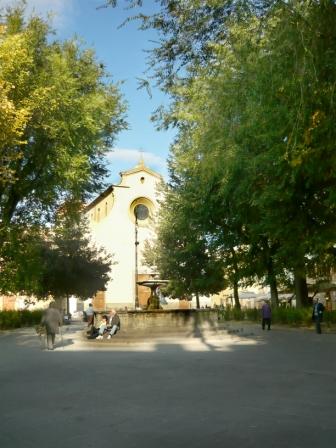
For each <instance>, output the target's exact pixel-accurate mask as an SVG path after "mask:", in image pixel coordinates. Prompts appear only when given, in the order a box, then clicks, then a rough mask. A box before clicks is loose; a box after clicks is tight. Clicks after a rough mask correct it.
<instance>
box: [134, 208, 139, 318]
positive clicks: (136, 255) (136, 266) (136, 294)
mask: <svg viewBox="0 0 336 448" xmlns="http://www.w3.org/2000/svg"><path fill="white" fill-rule="evenodd" d="M137 207H138V206H136V207H135V208H134V216H135V304H134V306H135V309H138V308H139V295H138V284H137V281H138V246H139V241H138V211H137Z"/></svg>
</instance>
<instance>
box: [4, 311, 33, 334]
mask: <svg viewBox="0 0 336 448" xmlns="http://www.w3.org/2000/svg"><path fill="white" fill-rule="evenodd" d="M41 318H42V311H41V310H36V311H28V310H23V311H0V329H1V330H9V329H12V328H20V327H31V326H33V325H37V324H39V323H40V322H41Z"/></svg>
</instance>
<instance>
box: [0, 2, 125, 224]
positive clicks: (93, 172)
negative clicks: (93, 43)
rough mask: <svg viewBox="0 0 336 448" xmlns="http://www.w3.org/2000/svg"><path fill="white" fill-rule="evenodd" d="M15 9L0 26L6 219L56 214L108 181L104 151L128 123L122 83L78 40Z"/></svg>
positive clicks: (0, 152) (0, 192)
mask: <svg viewBox="0 0 336 448" xmlns="http://www.w3.org/2000/svg"><path fill="white" fill-rule="evenodd" d="M23 17H24V12H23V9H22V8H17V9H9V10H8V11H7V15H6V18H5V21H4V23H3V24H2V27H1V34H0V96H1V99H2V106H1V116H0V124H5V126H3V127H1V135H0V159H1V162H2V164H1V173H2V180H1V182H0V220H1V226H2V228H4V227H6V226H8V225H9V224H11V223H13V222H19V221H20V222H27V221H30V222H31V221H35V222H42V221H43V220H47V221H50V220H52V219H53V217H54V214H55V211H56V210H57V209H58V207H59V206H60V204H61V203H62V202H63V201H64V200H65V199H69V198H73V199H76V200H78V199H80V200H84V199H85V198H86V197H87V195H88V194H90V193H92V192H94V191H97V189H98V188H100V187H101V186H102V181H103V176H104V174H105V173H106V171H105V167H104V154H105V152H106V150H107V149H108V147H109V145H110V144H111V142H112V141H113V138H114V137H115V135H116V133H117V132H118V131H119V130H120V129H122V128H123V127H124V126H125V124H124V121H123V112H124V106H123V105H122V103H121V100H120V94H119V92H118V90H117V88H116V87H115V86H114V85H113V84H111V83H107V82H106V77H107V73H106V72H105V69H104V66H103V65H102V64H100V63H98V62H97V61H96V59H95V55H94V52H93V51H92V50H89V49H82V48H81V46H80V44H79V42H78V41H76V40H69V41H65V42H63V43H61V42H57V41H53V42H51V41H50V40H49V32H50V29H49V26H48V24H47V23H45V22H44V21H43V20H42V19H40V18H38V17H32V18H31V19H29V20H28V21H27V22H26V23H25V21H24V18H23Z"/></svg>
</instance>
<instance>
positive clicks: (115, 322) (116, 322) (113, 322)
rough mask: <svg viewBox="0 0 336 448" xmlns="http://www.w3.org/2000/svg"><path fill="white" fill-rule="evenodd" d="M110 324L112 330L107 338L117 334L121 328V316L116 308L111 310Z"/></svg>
mask: <svg viewBox="0 0 336 448" xmlns="http://www.w3.org/2000/svg"><path fill="white" fill-rule="evenodd" d="M109 326H110V327H111V330H110V334H109V335H108V337H107V339H111V338H112V336H113V335H115V334H116V332H117V331H118V330H120V318H119V316H118V314H117V312H116V310H113V309H112V310H111V312H110V318H109Z"/></svg>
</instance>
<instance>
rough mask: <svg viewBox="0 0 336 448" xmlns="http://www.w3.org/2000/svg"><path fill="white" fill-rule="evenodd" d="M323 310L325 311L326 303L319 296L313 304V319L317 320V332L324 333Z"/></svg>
mask: <svg viewBox="0 0 336 448" xmlns="http://www.w3.org/2000/svg"><path fill="white" fill-rule="evenodd" d="M323 312H324V305H323V303H321V302H320V301H319V298H318V297H317V298H316V299H315V303H314V305H313V314H312V320H313V322H315V329H316V333H317V334H321V333H322V330H321V322H322V321H323Z"/></svg>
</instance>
